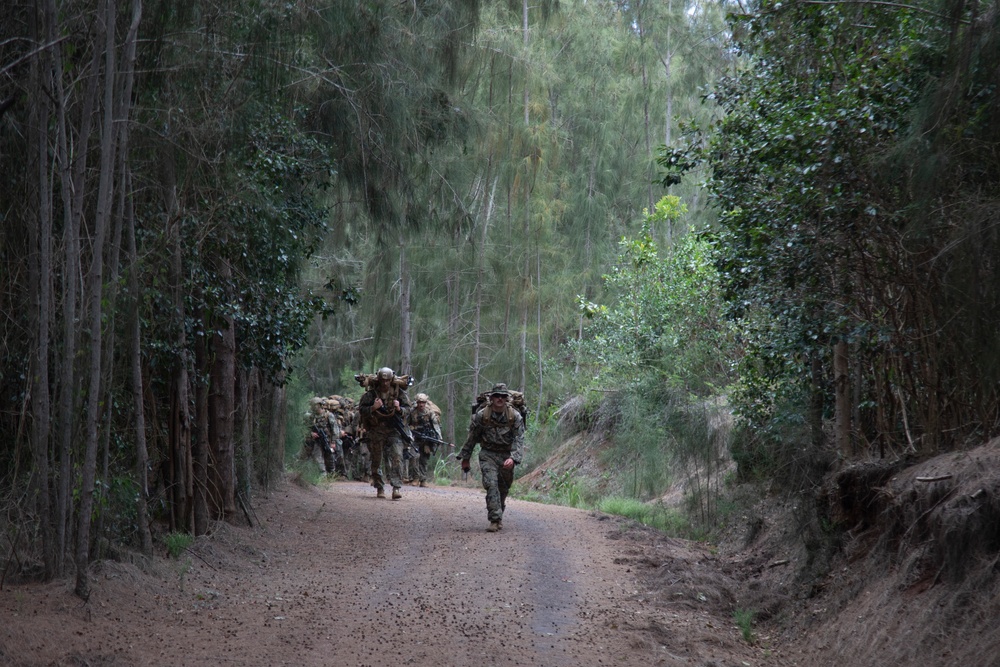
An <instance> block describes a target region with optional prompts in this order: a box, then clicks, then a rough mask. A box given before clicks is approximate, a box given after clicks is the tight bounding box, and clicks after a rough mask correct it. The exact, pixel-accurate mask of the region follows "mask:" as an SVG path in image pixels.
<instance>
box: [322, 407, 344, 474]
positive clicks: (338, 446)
mask: <svg viewBox="0 0 1000 667" xmlns="http://www.w3.org/2000/svg"><path fill="white" fill-rule="evenodd" d="M323 407H324V408H326V418H327V433H329V434H330V449H332V450H333V463H334V466H335V467H336V470H337V473H338V474H339V475H341V476H342V477H347V466H346V465H345V462H344V445H343V443H342V438H343V429H342V428H341V426H340V419H339V417H338V416H337V412H336V411H337V410H339V409H340V403H339V402H338V401H337V400H335V399H331V398H328V399H326V401H325V402H324V404H323Z"/></svg>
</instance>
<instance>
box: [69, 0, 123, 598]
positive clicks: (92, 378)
mask: <svg viewBox="0 0 1000 667" xmlns="http://www.w3.org/2000/svg"><path fill="white" fill-rule="evenodd" d="M104 4H105V6H104V12H103V16H104V24H103V26H101V28H100V29H101V31H102V32H101V33H100V34H101V36H103V37H104V47H103V48H104V102H103V109H102V114H103V121H102V123H101V125H102V127H101V168H100V180H99V182H98V188H97V210H96V212H95V215H94V239H93V246H92V247H93V250H92V252H93V256H92V257H91V266H90V271H89V272H88V275H87V297H88V299H89V306H90V312H89V322H90V341H89V345H90V366H89V374H90V375H89V380H88V388H87V411H86V430H85V433H84V440H85V445H84V456H83V463H82V466H81V468H80V514H79V526H78V528H77V543H76V587H75V592H76V594H77V595H78V596H79V597H81V598H82V599H84V600H86V599H88V598H89V597H90V580H89V572H90V570H89V567H88V566H89V563H90V529H91V519H92V513H93V508H94V484H95V482H96V476H97V442H98V435H99V433H98V431H99V423H98V419H99V417H100V414H101V403H102V394H101V368H102V365H103V364H102V358H101V357H102V354H103V346H102V345H101V334H102V332H101V329H102V326H101V325H102V321H101V320H102V314H103V277H104V241H105V235H106V232H107V226H108V221H109V220H110V218H111V201H112V194H113V186H114V184H113V178H114V158H115V155H116V146H115V135H116V133H115V126H114V122H115V117H114V111H115V89H114V87H115V76H114V74H115V71H116V65H115V30H114V28H115V2H114V0H105V3H104ZM96 43H97V41H96V40H95V44H96Z"/></svg>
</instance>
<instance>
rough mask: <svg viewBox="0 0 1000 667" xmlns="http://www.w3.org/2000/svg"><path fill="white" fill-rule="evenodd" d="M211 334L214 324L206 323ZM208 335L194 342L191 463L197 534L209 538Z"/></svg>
mask: <svg viewBox="0 0 1000 667" xmlns="http://www.w3.org/2000/svg"><path fill="white" fill-rule="evenodd" d="M197 318H198V320H199V321H202V322H205V315H204V312H199V313H198V315H197ZM203 326H205V327H206V328H207V329H208V330H209V331H211V330H212V329H211V323H210V322H205V323H204V324H203ZM207 347H208V346H207V344H206V343H205V337H204V336H198V337H196V338H195V341H194V367H195V378H197V381H196V382H195V387H194V438H193V440H192V443H191V444H192V448H191V463H192V466H193V471H194V475H193V478H192V482H193V486H192V489H191V491H192V495H191V497H192V499H193V500H194V505H193V507H192V510H193V511H194V534H195V535H206V534H207V533H208V525H209V509H208V508H209V505H210V503H209V495H210V491H209V488H208V482H209V479H208V465H209V464H208V458H209V454H208V452H209V444H208V438H209V429H210V425H209V418H208V415H209V412H208V411H209V407H208V402H209V401H208V394H209V387H208V385H209V384H210V383H211V382H212V377H211V373H210V369H209V364H208V349H207Z"/></svg>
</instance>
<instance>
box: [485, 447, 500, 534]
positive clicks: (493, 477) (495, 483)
mask: <svg viewBox="0 0 1000 667" xmlns="http://www.w3.org/2000/svg"><path fill="white" fill-rule="evenodd" d="M499 469H500V466H498V465H497V462H496V460H495V459H494V458H492V457H490V456H489V452H483V451H482V450H480V452H479V470H480V472H481V473H482V475H483V488H484V489H486V514H487V517H488V518H489V520H490V523H498V522H499V521H500V520H501V519H503V507H502V505H501V504H500V483H499V472H500V470H499Z"/></svg>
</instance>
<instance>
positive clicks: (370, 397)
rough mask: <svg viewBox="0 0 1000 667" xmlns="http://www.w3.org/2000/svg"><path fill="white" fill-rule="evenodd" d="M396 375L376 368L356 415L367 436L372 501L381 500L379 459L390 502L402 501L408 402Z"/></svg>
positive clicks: (383, 490) (382, 481)
mask: <svg viewBox="0 0 1000 667" xmlns="http://www.w3.org/2000/svg"><path fill="white" fill-rule="evenodd" d="M395 379H396V374H395V373H394V372H393V370H392V369H391V368H380V369H379V370H378V373H376V374H375V382H374V383H372V384H371V385H370V386H369V387H368V390H367V391H366V392H365V393H364V395H363V396H362V397H361V400H360V401H358V414H359V415H360V416H361V425H362V426H364V428H365V430H366V432H367V435H368V452H369V455H370V456H371V478H372V486H374V487H375V491H376V494H375V495H376V497H377V498H385V479H384V478H383V477H382V470H381V467H382V458H383V456H385V458H387V459H388V466H387V467H388V473H389V474H388V477H389V484H391V485H392V499H393V500H399V499H400V498H402V497H403V494H402V493H401V492H400V489H401V488H402V486H403V479H402V470H401V468H402V461H403V447H404V446H406V443H404V442H403V433H402V431H403V430H404V429H405V428H406V427H405V419H406V417H407V415H408V414H409V413H410V399H409V398H408V397H407V396H406V391H404V390H403V389H402V388H401V387H399V386H398V385H397V383H396V382H394V380H395Z"/></svg>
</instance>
